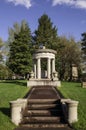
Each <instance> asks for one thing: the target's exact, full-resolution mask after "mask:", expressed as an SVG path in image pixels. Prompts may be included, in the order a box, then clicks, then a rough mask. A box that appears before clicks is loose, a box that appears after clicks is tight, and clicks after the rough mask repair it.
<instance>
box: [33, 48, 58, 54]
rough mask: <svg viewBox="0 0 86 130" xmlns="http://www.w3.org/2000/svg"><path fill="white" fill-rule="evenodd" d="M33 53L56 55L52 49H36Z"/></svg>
mask: <svg viewBox="0 0 86 130" xmlns="http://www.w3.org/2000/svg"><path fill="white" fill-rule="evenodd" d="M35 53H53V54H56V53H57V52H56V51H55V50H52V49H37V50H36V51H35Z"/></svg>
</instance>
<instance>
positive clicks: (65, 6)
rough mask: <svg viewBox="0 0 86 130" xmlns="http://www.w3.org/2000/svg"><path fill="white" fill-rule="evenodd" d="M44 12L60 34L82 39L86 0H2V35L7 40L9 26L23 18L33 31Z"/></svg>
mask: <svg viewBox="0 0 86 130" xmlns="http://www.w3.org/2000/svg"><path fill="white" fill-rule="evenodd" d="M44 13H45V14H47V15H48V16H49V18H50V19H51V21H52V23H53V26H56V27H57V29H58V32H57V33H58V35H59V36H62V35H65V36H66V37H70V36H73V37H74V38H75V40H76V41H80V40H81V38H82V37H81V34H82V33H83V32H86V0H0V37H1V38H2V40H3V41H6V40H7V39H8V36H9V35H8V28H11V27H13V24H14V23H15V22H18V23H21V21H22V20H26V21H27V22H28V24H29V27H30V29H31V32H32V33H33V32H34V31H35V30H36V29H37V27H38V19H39V18H40V17H41V16H42V15H43V14H44Z"/></svg>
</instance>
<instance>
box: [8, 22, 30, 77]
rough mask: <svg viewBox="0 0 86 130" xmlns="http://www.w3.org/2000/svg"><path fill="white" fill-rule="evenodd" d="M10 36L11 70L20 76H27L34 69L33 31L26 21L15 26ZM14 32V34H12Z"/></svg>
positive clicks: (9, 64) (9, 61) (9, 62)
mask: <svg viewBox="0 0 86 130" xmlns="http://www.w3.org/2000/svg"><path fill="white" fill-rule="evenodd" d="M14 25H15V26H14V28H13V29H11V30H10V35H9V47H10V51H9V59H8V62H7V64H8V66H9V68H10V69H11V70H12V71H13V72H14V73H16V74H18V75H22V76H24V75H26V74H27V73H28V72H29V71H30V70H31V67H32V58H31V52H30V49H31V48H30V47H31V31H30V28H29V26H28V24H27V23H26V22H25V21H22V22H21V25H19V24H18V25H17V24H14ZM11 32H12V33H11Z"/></svg>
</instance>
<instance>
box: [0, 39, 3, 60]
mask: <svg viewBox="0 0 86 130" xmlns="http://www.w3.org/2000/svg"><path fill="white" fill-rule="evenodd" d="M2 47H3V41H2V39H1V38H0V62H1V61H2V60H3V51H2Z"/></svg>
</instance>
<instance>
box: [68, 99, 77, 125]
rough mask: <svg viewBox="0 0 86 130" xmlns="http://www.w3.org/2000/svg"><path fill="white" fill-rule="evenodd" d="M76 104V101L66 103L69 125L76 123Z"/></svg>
mask: <svg viewBox="0 0 86 130" xmlns="http://www.w3.org/2000/svg"><path fill="white" fill-rule="evenodd" d="M78 103H79V102H78V101H73V100H70V101H68V102H67V104H68V122H69V123H70V124H71V123H74V122H77V121H78V112H77V107H78Z"/></svg>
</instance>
